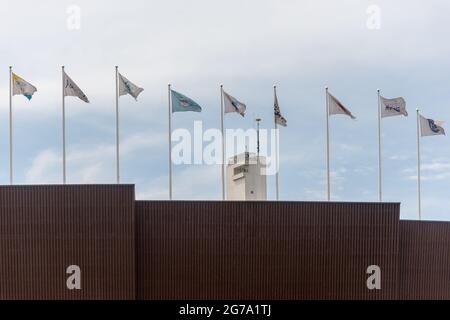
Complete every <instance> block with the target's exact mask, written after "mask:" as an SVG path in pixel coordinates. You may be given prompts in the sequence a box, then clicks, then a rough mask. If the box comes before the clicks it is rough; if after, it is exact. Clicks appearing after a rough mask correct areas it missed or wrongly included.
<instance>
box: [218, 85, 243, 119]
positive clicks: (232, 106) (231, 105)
mask: <svg viewBox="0 0 450 320" xmlns="http://www.w3.org/2000/svg"><path fill="white" fill-rule="evenodd" d="M223 95H224V102H225V113H231V112H237V113H239V114H240V115H241V116H243V117H244V116H245V110H246V109H247V107H246V105H245V104H243V103H242V102H239V101H238V100H237V99H236V98H233V97H232V96H230V95H229V94H228V93H226V92H225V91H224V92H223Z"/></svg>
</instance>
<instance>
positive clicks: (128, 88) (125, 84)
mask: <svg viewBox="0 0 450 320" xmlns="http://www.w3.org/2000/svg"><path fill="white" fill-rule="evenodd" d="M142 91H144V89H142V88H139V87H138V86H137V85H135V84H134V83H132V82H131V81H130V80H128V79H127V78H125V77H124V76H123V75H121V74H120V73H119V95H120V96H124V95H127V94H129V95H130V96H132V97H133V98H134V99H136V100H137V97H138V96H139V94H140V93H141V92H142Z"/></svg>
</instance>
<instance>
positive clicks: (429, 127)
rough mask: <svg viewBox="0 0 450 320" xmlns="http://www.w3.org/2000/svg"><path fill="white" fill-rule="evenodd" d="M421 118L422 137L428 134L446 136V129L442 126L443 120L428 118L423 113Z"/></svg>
mask: <svg viewBox="0 0 450 320" xmlns="http://www.w3.org/2000/svg"><path fill="white" fill-rule="evenodd" d="M419 119H420V131H421V135H422V137H426V136H440V135H444V136H445V130H444V128H442V127H441V126H442V124H443V122H442V121H435V120H432V119H427V118H425V117H423V116H421V115H419Z"/></svg>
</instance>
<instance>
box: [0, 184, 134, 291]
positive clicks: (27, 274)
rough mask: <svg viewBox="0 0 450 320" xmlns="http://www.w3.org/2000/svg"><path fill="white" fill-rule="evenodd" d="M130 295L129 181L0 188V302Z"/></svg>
mask: <svg viewBox="0 0 450 320" xmlns="http://www.w3.org/2000/svg"><path fill="white" fill-rule="evenodd" d="M69 265H78V266H79V267H80V268H81V286H82V288H81V290H68V289H67V287H66V279H67V277H68V275H67V274H66V268H67V267H68V266H69ZM134 298H135V218H134V187H133V186H131V185H128V186H127V185H121V186H116V185H113V186H98V185H96V186H89V185H83V186H75V185H70V186H69V185H68V186H12V187H9V186H8V187H0V299H134Z"/></svg>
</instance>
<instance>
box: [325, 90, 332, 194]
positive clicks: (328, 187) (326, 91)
mask: <svg viewBox="0 0 450 320" xmlns="http://www.w3.org/2000/svg"><path fill="white" fill-rule="evenodd" d="M325 95H326V112H327V200H328V201H330V200H331V188H330V121H329V120H330V119H329V118H330V106H329V98H328V87H326V88H325Z"/></svg>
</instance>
